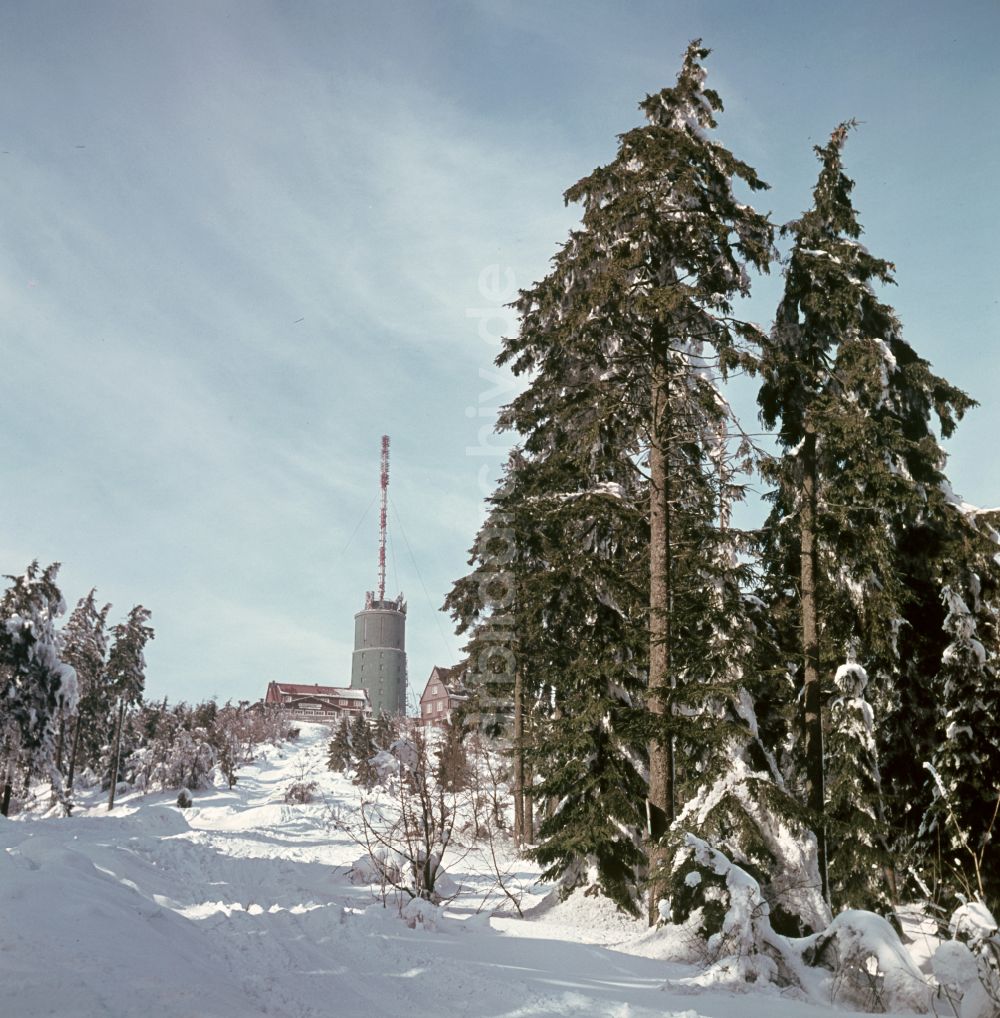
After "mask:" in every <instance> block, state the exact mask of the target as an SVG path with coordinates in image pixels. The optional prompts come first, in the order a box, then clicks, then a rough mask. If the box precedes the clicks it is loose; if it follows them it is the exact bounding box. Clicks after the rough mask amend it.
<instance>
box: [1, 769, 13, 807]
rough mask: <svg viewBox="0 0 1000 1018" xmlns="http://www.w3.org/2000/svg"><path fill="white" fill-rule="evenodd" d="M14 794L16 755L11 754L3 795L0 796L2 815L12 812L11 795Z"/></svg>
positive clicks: (5, 774) (5, 773)
mask: <svg viewBox="0 0 1000 1018" xmlns="http://www.w3.org/2000/svg"><path fill="white" fill-rule="evenodd" d="M13 794H14V757H13V755H11V758H10V760H9V761H8V762H7V766H6V768H5V769H4V779H3V795H2V797H0V816H3V817H5V816H8V815H9V813H10V797H11V796H12V795H13Z"/></svg>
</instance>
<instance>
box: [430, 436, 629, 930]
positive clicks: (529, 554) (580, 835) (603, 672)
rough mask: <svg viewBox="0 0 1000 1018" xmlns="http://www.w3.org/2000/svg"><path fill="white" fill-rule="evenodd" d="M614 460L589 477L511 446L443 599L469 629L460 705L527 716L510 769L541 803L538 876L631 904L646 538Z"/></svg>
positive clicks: (527, 805)
mask: <svg viewBox="0 0 1000 1018" xmlns="http://www.w3.org/2000/svg"><path fill="white" fill-rule="evenodd" d="M612 466H614V465H613V464H612ZM617 469H618V473H619V474H620V477H619V479H618V480H612V479H611V478H612V477H613V476H614V475H613V474H611V475H610V476H609V475H607V474H606V475H605V479H602V480H600V481H595V480H594V478H593V476H592V475H590V474H588V473H585V472H582V471H581V470H580V469H579V468H578V467H577V466H576V465H575V464H574V463H573V462H572V461H570V460H568V459H566V458H565V457H559V456H558V455H557V454H553V455H551V456H549V457H547V458H540V457H534V456H530V455H526V454H522V453H520V452H516V453H515V454H514V455H513V456H512V458H511V460H510V462H509V464H508V467H507V471H506V473H505V477H504V479H503V481H502V483H501V485H500V486H499V487H498V489H497V491H496V492H495V493H494V495H493V496H492V499H491V513H490V518H489V519H488V521H487V525H486V526H485V527H484V528H483V530H482V531H481V532H480V535H479V536H478V537H477V543H476V544H475V545H474V547H473V558H472V564H473V565H474V567H475V569H474V571H473V572H472V573H471V574H470V576H468V577H466V578H465V579H463V580H461V581H459V582H458V583H456V585H455V588H454V589H453V591H452V592H451V594H450V595H449V599H448V602H447V606H448V607H450V608H451V609H452V611H453V614H454V616H455V618H456V620H457V621H458V623H459V628H460V630H463V629H464V630H466V631H468V632H470V634H471V638H470V641H469V643H468V645H467V647H466V650H467V652H468V654H469V673H470V684H471V685H472V688H473V690H474V694H473V700H474V701H476V702H478V703H479V704H480V705H482V704H483V703H484V699H488V700H489V701H490V702H489V704H488V706H489V707H491V708H492V709H493V712H494V713H493V717H494V719H496V718H498V717H500V718H502V717H503V716H504V715H505V714H506V715H507V716H508V717H509V716H510V715H509V713H507V712H508V708H509V709H510V710H511V711H512V712H513V720H514V722H515V727H516V724H517V714H518V709H519V704H520V706H521V707H522V708H524V709H523V710H522V714H527V715H529V716H530V737H529V738H525V737H524V735H523V732H522V735H521V737H520V738H518V737H517V736H515V739H516V748H519V749H520V750H521V751H522V753H523V756H521V757H519V758H516V759H515V767H517V766H518V765H519V764H520V765H521V766H522V767H523V768H524V772H525V773H530V774H532V775H533V777H532V780H531V784H530V790H531V793H532V795H533V796H535V797H537V798H538V799H542V800H545V801H546V802H547V803H548V804H549V808H547V809H546V810H545V814H546V815H545V816H544V818H543V819H542V822H541V826H540V828H539V829H538V831H537V832H536V837H535V840H536V847H535V849H534V850H533V854H534V855H535V856H536V858H538V859H539V860H540V861H541V862H542V863H543V864H544V865H545V866H546V870H545V874H546V877H547V878H548V879H555V878H558V879H561V880H563V882H564V886H565V887H567V888H569V887H572V886H575V884H576V883H579V882H592V883H593V884H594V885H596V886H597V887H598V888H599V889H600V890H602V891H603V892H604V893H605V894H607V895H608V896H609V897H610V898H612V899H613V900H614V901H616V902H617V903H618V904H619V905H621V906H622V907H623V908H626V909H628V910H630V911H635V910H636V908H637V876H638V873H637V868H638V866H639V864H640V863H641V862H642V853H641V851H640V849H639V845H638V841H639V833H640V831H641V825H642V798H643V793H644V787H643V781H642V769H643V763H644V761H643V750H644V745H643V739H642V731H641V728H640V722H641V717H642V711H641V708H640V704H639V698H640V696H641V691H642V676H643V671H644V654H645V646H646V645H645V639H644V633H643V621H644V608H645V603H646V595H645V577H646V571H645V568H644V566H645V560H644V554H645V548H646V541H647V538H646V523H645V518H644V512H643V503H644V499H643V498H642V495H641V477H640V476H639V475H638V473H637V472H636V471H635V470H634V468H632V467H631V465H630V466H629V468H628V469H627V470H625V471H622V470H621V468H620V465H619V466H618V468H617ZM501 535H502V537H501ZM484 691H485V692H486V694H487V695H486V697H485V698H484V697H483V695H482V693H483V692H484ZM522 780H523V778H522ZM518 783H519V782H518V778H517V775H516V774H515V790H516V787H517V785H518ZM515 802H516V798H515ZM522 802H523V808H522V817H521V821H522V823H525V824H526V826H527V827H528V828H529V829H530V828H531V827H532V823H531V802H530V800H527V797H525V798H524V799H522ZM525 813H527V816H525Z"/></svg>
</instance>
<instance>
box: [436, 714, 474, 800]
mask: <svg viewBox="0 0 1000 1018" xmlns="http://www.w3.org/2000/svg"><path fill="white" fill-rule="evenodd" d="M464 738H465V732H464V731H463V730H462V728H461V726H460V725H457V724H446V725H445V726H444V738H443V739H442V740H441V742H440V743H439V744H438V747H437V753H436V754H435V759H434V780H435V781H436V782H437V783H438V786H439V787H441V788H443V789H444V790H445V791H446V792H463V791H465V789H467V788H468V787H469V784H470V782H471V780H472V768H471V766H470V764H469V755H468V753H466V751H465V745H464V743H463V739H464Z"/></svg>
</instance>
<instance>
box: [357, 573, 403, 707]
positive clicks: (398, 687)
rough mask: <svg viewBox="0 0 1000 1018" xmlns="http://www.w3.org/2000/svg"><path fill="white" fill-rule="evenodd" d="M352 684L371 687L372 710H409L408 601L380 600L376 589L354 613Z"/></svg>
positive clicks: (369, 691) (364, 687) (399, 599)
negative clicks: (407, 689)
mask: <svg viewBox="0 0 1000 1018" xmlns="http://www.w3.org/2000/svg"><path fill="white" fill-rule="evenodd" d="M351 688H352V689H367V690H368V698H369V699H370V700H371V705H372V713H373V714H380V713H382V712H383V711H384V712H385V713H386V714H403V713H405V712H406V602H405V601H404V600H403V595H402V594H400V595H399V597H397V598H396V599H395V600H394V601H387V600H385V599H382V600H379V599H378V598H376V597H375V595H374V593H373V592H369V593H368V595H367V597H366V598H365V607H364V608H363V609H362V610H361V611H359V612H358V613H357V614H356V615H355V616H354V655H353V657H352V658H351Z"/></svg>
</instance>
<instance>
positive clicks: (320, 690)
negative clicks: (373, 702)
mask: <svg viewBox="0 0 1000 1018" xmlns="http://www.w3.org/2000/svg"><path fill="white" fill-rule="evenodd" d="M271 685H272V686H273V687H274V688H275V691H276V692H277V693H279V694H283V695H285V696H309V695H310V694H312V695H313V696H336V697H339V698H341V699H348V700H364V699H366V698H367V696H368V693H367V692H366V691H365V690H364V689H350V688H345V687H341V686H318V685H315V684H311V685H310V684H308V683H301V682H272V683H271Z"/></svg>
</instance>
